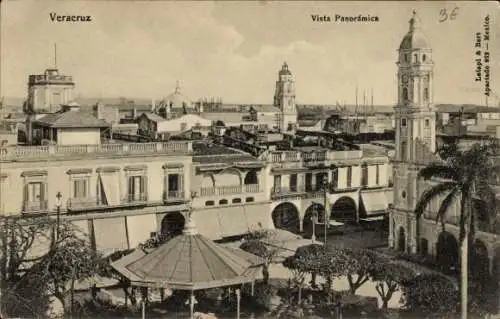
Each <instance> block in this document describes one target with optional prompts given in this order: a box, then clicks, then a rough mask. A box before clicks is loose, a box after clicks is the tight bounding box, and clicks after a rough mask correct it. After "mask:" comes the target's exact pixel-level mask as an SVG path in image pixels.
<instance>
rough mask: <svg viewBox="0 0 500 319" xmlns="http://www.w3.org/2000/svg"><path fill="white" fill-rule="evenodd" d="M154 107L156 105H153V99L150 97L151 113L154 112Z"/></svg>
mask: <svg viewBox="0 0 500 319" xmlns="http://www.w3.org/2000/svg"><path fill="white" fill-rule="evenodd" d="M155 109H156V106H155V99H154V98H152V99H151V113H154V112H155Z"/></svg>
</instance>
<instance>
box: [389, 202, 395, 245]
mask: <svg viewBox="0 0 500 319" xmlns="http://www.w3.org/2000/svg"><path fill="white" fill-rule="evenodd" d="M393 219H394V213H393V212H392V208H390V209H389V248H394V236H393V234H394V222H393Z"/></svg>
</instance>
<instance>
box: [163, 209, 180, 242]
mask: <svg viewBox="0 0 500 319" xmlns="http://www.w3.org/2000/svg"><path fill="white" fill-rule="evenodd" d="M185 223H186V219H185V218H184V216H183V215H182V214H181V213H180V212H173V213H168V214H167V215H165V217H163V219H162V220H161V235H162V237H163V238H164V239H169V238H172V237H175V236H177V235H180V234H182V230H183V229H184V224H185Z"/></svg>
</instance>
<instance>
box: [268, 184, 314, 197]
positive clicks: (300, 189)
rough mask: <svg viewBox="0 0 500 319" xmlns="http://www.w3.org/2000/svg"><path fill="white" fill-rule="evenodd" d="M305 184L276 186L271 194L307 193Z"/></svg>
mask: <svg viewBox="0 0 500 319" xmlns="http://www.w3.org/2000/svg"><path fill="white" fill-rule="evenodd" d="M305 192H306V188H305V185H296V186H291V187H274V188H273V189H272V190H271V196H287V195H296V194H301V193H305Z"/></svg>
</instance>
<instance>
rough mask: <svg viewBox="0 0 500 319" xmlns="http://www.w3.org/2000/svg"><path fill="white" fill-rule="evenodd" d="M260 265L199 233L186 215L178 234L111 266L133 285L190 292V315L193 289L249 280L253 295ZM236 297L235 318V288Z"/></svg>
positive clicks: (233, 249)
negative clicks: (153, 247)
mask: <svg viewBox="0 0 500 319" xmlns="http://www.w3.org/2000/svg"><path fill="white" fill-rule="evenodd" d="M262 264H263V260H262V259H261V258H260V257H257V256H255V255H253V254H250V253H247V252H245V251H243V250H241V249H236V248H226V247H224V246H222V245H219V244H216V243H214V242H213V241H212V240H210V239H208V238H206V237H205V236H202V235H200V234H199V233H198V231H197V229H196V225H195V223H194V221H193V220H192V219H191V218H189V220H188V221H187V222H186V225H185V227H184V231H183V233H182V235H179V236H177V237H174V238H172V239H171V240H169V241H168V242H166V243H164V244H162V245H161V246H159V247H158V248H156V249H154V250H153V251H151V252H149V253H148V252H147V251H144V250H142V249H136V250H135V251H134V252H132V253H131V254H129V255H126V256H124V257H123V258H121V259H119V260H117V261H115V262H113V263H112V264H111V266H112V267H113V268H114V269H115V270H116V271H117V272H118V273H120V274H121V275H122V276H124V277H125V278H127V279H128V280H129V281H130V283H131V285H132V286H135V287H143V288H145V289H147V288H156V289H158V288H163V289H171V290H185V291H190V292H191V297H190V299H189V305H190V314H191V318H193V313H194V304H195V300H196V299H195V298H194V291H196V290H204V289H210V288H217V287H227V286H233V285H238V284H245V283H251V284H252V294H253V286H254V281H255V279H256V277H257V276H258V274H259V273H260V266H261V265H262ZM236 299H237V309H238V317H239V309H240V291H239V289H237V290H236Z"/></svg>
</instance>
